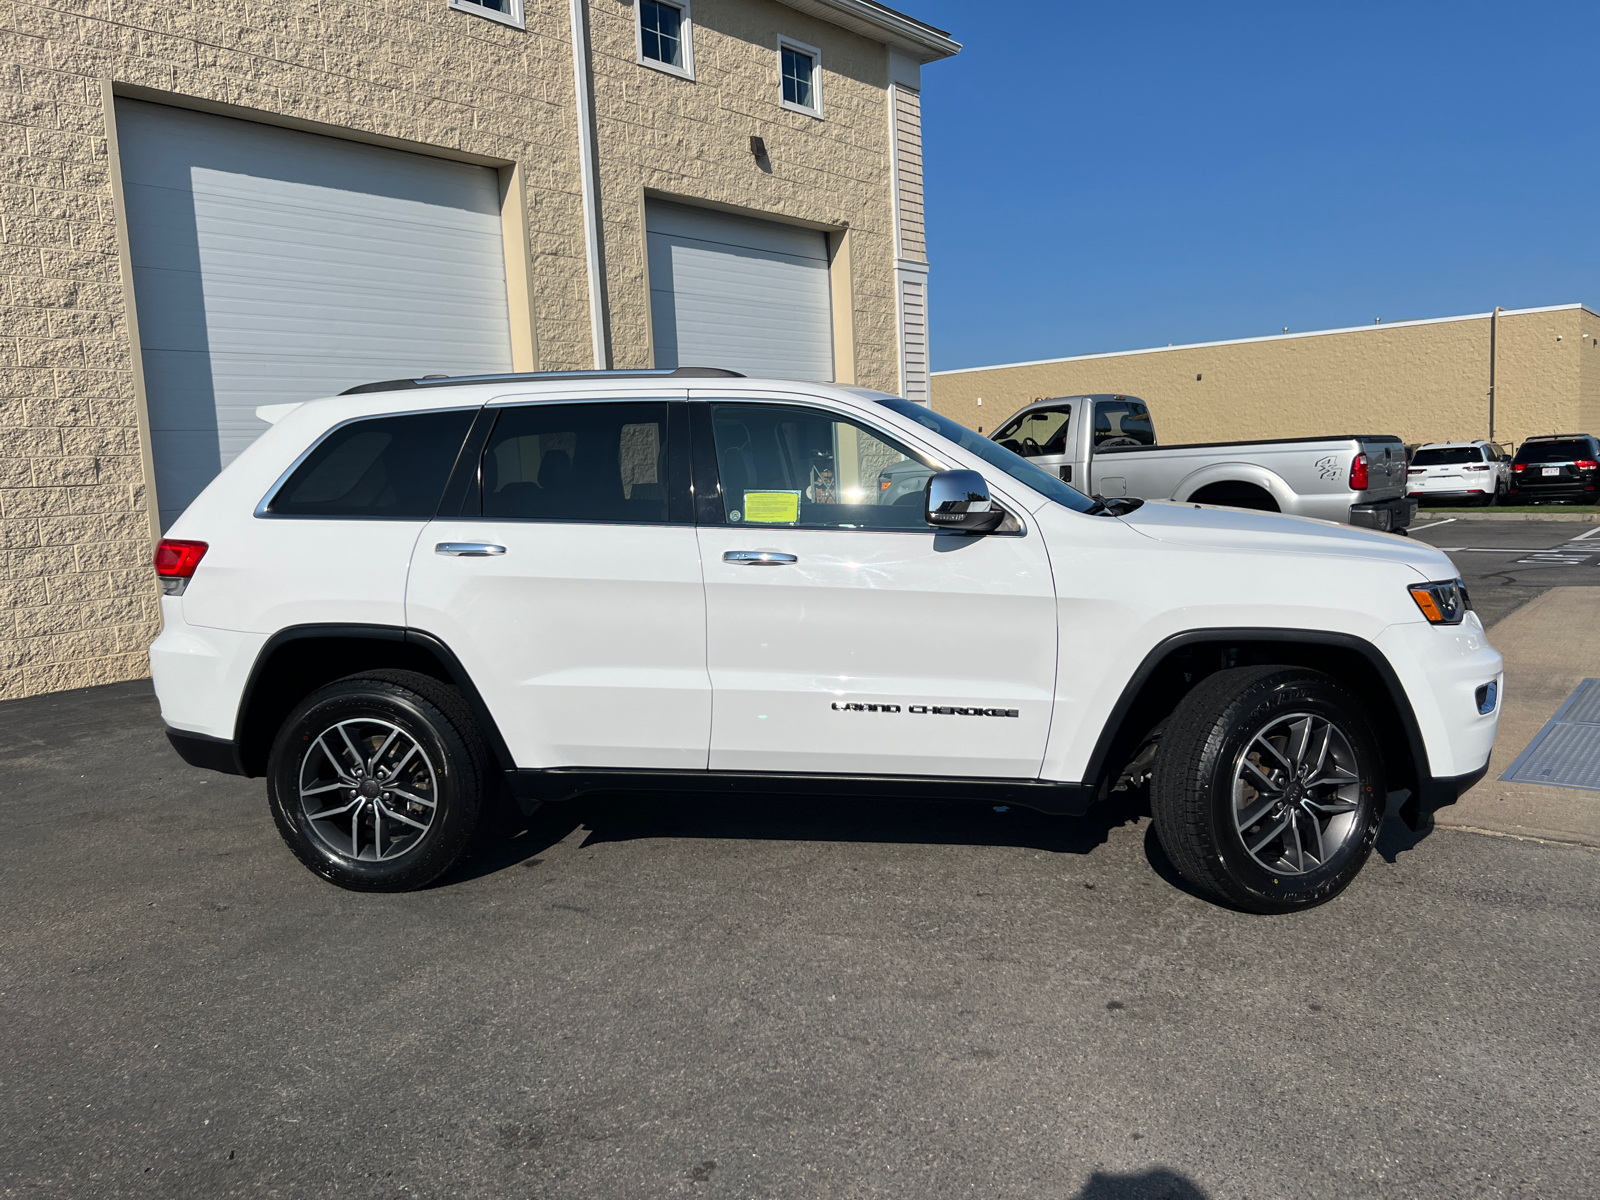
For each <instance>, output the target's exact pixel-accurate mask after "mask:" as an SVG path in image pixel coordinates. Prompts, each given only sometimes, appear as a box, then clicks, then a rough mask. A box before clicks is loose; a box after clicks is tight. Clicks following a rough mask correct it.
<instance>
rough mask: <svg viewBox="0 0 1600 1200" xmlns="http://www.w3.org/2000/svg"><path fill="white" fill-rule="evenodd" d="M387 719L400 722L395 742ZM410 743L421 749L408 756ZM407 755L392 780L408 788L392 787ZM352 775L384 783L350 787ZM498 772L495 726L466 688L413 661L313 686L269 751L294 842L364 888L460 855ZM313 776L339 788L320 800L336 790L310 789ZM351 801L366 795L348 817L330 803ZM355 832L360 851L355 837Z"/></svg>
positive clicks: (385, 888) (413, 884)
mask: <svg viewBox="0 0 1600 1200" xmlns="http://www.w3.org/2000/svg"><path fill="white" fill-rule="evenodd" d="M386 730H391V731H398V733H396V734H395V737H394V738H393V740H392V743H391V742H389V741H384V739H385V738H387V737H388V734H387V733H386V732H385V731H386ZM341 731H342V732H341ZM335 734H339V736H332V735H335ZM344 734H349V735H350V737H351V739H352V745H355V746H359V747H360V751H359V753H358V752H356V751H354V750H352V749H351V747H350V746H347V745H345V744H344V741H343V736H344ZM319 739H320V740H321V741H322V742H323V747H328V748H326V749H324V748H323V747H319V746H318V741H319ZM363 742H364V744H363ZM378 742H383V744H384V745H387V746H391V748H390V749H389V750H388V751H387V752H386V753H385V754H384V755H383V756H382V757H381V758H373V759H369V760H366V762H367V763H369V764H370V766H371V767H372V770H371V771H370V772H368V771H367V766H366V765H362V766H360V767H357V766H356V765H355V764H356V763H357V760H358V759H360V758H361V755H362V754H365V753H367V752H369V751H375V750H376V749H377V746H376V745H375V743H378ZM408 746H414V747H415V749H414V750H408V751H407V755H408V756H407V758H406V759H404V760H402V759H401V758H400V754H401V752H402V751H403V750H407V747H408ZM336 762H338V763H342V766H339V765H335V764H336ZM396 765H398V767H399V771H398V772H397V773H395V774H393V775H392V777H390V778H389V779H388V780H387V784H388V786H389V787H390V788H394V789H397V790H395V791H393V792H391V791H387V790H384V781H383V775H382V773H383V772H385V771H389V770H391V768H393V767H394V766H396ZM341 771H342V772H343V773H344V775H343V776H341V775H340V772H341ZM324 777H326V778H324ZM344 777H348V778H349V779H350V780H352V781H354V780H357V779H359V780H360V781H361V782H362V784H363V785H364V786H365V787H366V789H367V791H368V792H370V793H372V794H371V795H367V794H364V793H363V792H361V790H360V789H359V788H349V787H345V786H344V785H343V784H342V783H340V782H339V780H340V779H341V778H344ZM491 780H492V772H491V771H490V769H489V754H488V749H487V747H486V746H485V744H484V739H483V735H482V733H481V732H480V731H479V730H478V727H477V724H476V723H475V722H474V721H473V719H472V714H471V712H470V711H469V710H468V708H467V706H466V705H465V704H464V703H463V702H462V700H461V698H460V696H459V695H458V694H457V693H456V692H455V690H454V689H452V688H450V687H448V686H446V685H445V684H442V683H440V682H439V681H438V680H436V679H433V678H430V677H429V676H426V675H420V674H417V673H416V672H413V671H367V672H364V673H363V674H360V675H353V676H350V677H349V678H346V679H340V680H336V681H335V682H333V683H330V684H328V685H327V686H326V687H323V688H320V689H318V690H317V691H315V692H313V693H312V694H311V695H310V696H308V697H306V699H305V700H304V701H302V702H301V703H300V705H299V706H298V707H296V708H295V710H294V711H293V712H292V713H290V714H289V717H288V719H287V720H285V721H284V723H283V726H282V728H281V729H279V731H278V736H277V738H276V739H275V740H274V742H273V745H272V752H271V754H270V756H269V757H268V759H267V798H268V800H269V802H270V803H271V805H272V816H273V819H274V820H275V821H276V822H277V825H278V832H279V833H281V834H282V835H283V840H284V841H285V842H286V843H288V846H289V849H291V850H292V851H294V854H295V857H297V858H298V859H299V860H300V861H301V862H303V863H304V864H305V865H306V866H307V867H309V868H310V869H311V870H312V871H314V872H316V873H317V874H318V875H320V876H322V877H323V878H324V879H326V880H328V881H329V882H331V883H336V884H338V885H339V886H340V887H344V888H350V889H352V890H354V891H364V892H404V891H410V890H412V889H414V888H419V887H423V886H424V885H426V884H428V883H431V882H432V881H433V880H435V879H437V878H438V877H439V876H440V875H442V874H443V873H444V872H446V871H448V870H449V869H450V868H451V867H452V866H454V865H455V864H456V863H457V862H459V861H460V860H461V859H462V857H463V856H465V855H466V853H467V852H468V850H469V849H470V848H471V846H472V845H473V838H474V833H475V832H476V830H477V828H478V822H479V817H480V815H481V813H482V812H483V810H484V807H485V796H486V794H487V791H488V787H489V785H490V783H491ZM307 783H310V784H314V785H315V787H316V792H315V794H316V795H317V796H319V797H326V798H327V799H326V803H327V804H328V805H329V807H328V808H327V809H319V810H316V811H308V809H307V805H308V804H313V803H314V804H322V803H324V802H325V801H324V800H323V799H313V798H312V797H311V796H304V797H303V796H302V788H303V787H305V786H306V784H307ZM402 785H404V787H402ZM402 797H405V799H402ZM430 801H431V803H432V807H431V808H429V807H427V805H428V804H429V802H430ZM341 804H355V805H356V807H355V808H354V810H353V812H354V815H353V816H351V817H350V818H349V819H348V820H346V818H345V817H344V816H342V815H335V816H325V815H324V814H327V813H331V812H332V811H333V809H334V808H336V807H337V806H338V805H341ZM390 805H392V806H393V807H392V808H391V807H389V806H390ZM380 806H381V807H380ZM380 811H381V812H382V813H383V816H382V817H381V818H380V816H379V814H380ZM363 823H364V824H363ZM412 825H425V829H424V830H423V831H422V832H418V831H417V830H415V829H412V828H411V826H412ZM386 831H387V832H388V834H389V842H388V846H387V851H388V854H389V857H384V856H383V855H384V851H385V842H384V836H385V832H386ZM344 838H351V839H352V849H353V850H354V853H352V852H351V851H350V850H345V849H343V847H342V842H343V839H344ZM364 840H365V844H363V842H364Z"/></svg>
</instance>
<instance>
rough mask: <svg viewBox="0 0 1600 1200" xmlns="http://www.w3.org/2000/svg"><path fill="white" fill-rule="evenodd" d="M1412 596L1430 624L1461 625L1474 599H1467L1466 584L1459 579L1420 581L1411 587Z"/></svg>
mask: <svg viewBox="0 0 1600 1200" xmlns="http://www.w3.org/2000/svg"><path fill="white" fill-rule="evenodd" d="M1410 590H1411V598H1412V599H1413V600H1415V601H1416V602H1417V607H1418V608H1420V609H1421V610H1422V615H1423V616H1425V617H1427V618H1428V623H1429V624H1430V625H1459V624H1461V621H1462V618H1464V617H1465V616H1466V615H1467V610H1468V609H1470V608H1471V607H1472V601H1471V600H1469V599H1467V589H1466V585H1465V584H1463V583H1462V582H1461V580H1459V579H1447V580H1445V581H1444V582H1443V583H1419V584H1414V585H1413V586H1412V587H1411V589H1410Z"/></svg>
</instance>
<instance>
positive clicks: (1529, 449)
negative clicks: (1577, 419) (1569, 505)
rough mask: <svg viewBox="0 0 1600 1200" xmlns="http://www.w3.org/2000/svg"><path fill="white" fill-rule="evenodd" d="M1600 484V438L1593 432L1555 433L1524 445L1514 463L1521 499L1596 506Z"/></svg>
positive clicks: (1517, 496) (1514, 486)
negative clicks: (1572, 502)
mask: <svg viewBox="0 0 1600 1200" xmlns="http://www.w3.org/2000/svg"><path fill="white" fill-rule="evenodd" d="M1597 481H1600V439H1597V438H1596V437H1595V436H1594V434H1592V433H1563V434H1552V435H1551V436H1550V437H1535V438H1529V439H1528V440H1527V441H1525V442H1523V443H1522V448H1521V449H1519V450H1518V451H1517V457H1516V458H1515V459H1514V460H1513V461H1512V464H1511V495H1512V497H1514V498H1515V499H1517V500H1522V501H1536V500H1577V501H1583V502H1587V503H1589V504H1593V503H1594V502H1595V484H1596V482H1597Z"/></svg>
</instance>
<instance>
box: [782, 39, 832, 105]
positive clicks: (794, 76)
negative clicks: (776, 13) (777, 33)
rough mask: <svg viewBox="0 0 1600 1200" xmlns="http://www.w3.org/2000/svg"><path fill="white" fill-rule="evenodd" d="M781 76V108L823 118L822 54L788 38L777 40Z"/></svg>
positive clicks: (813, 47) (813, 48)
mask: <svg viewBox="0 0 1600 1200" xmlns="http://www.w3.org/2000/svg"><path fill="white" fill-rule="evenodd" d="M778 67H779V71H780V73H781V74H782V76H783V107H784V108H789V109H793V110H794V111H795V112H803V113H805V114H807V115H808V116H812V117H820V116H821V115H822V51H820V50H818V49H817V48H816V47H815V46H807V45H806V44H805V43H803V42H797V41H794V40H793V39H791V38H786V37H780V38H779V39H778Z"/></svg>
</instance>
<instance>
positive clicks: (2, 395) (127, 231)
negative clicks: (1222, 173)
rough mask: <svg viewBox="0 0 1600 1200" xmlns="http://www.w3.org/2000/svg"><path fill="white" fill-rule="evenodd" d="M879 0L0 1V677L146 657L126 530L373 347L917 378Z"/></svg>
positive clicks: (141, 525)
mask: <svg viewBox="0 0 1600 1200" xmlns="http://www.w3.org/2000/svg"><path fill="white" fill-rule="evenodd" d="M958 50H959V46H958V45H957V44H956V43H955V42H954V41H952V40H951V39H950V38H949V37H948V36H947V35H946V34H945V33H943V32H942V31H940V30H937V29H934V28H932V27H931V26H928V25H926V24H923V23H921V22H919V21H916V20H914V19H913V18H910V17H907V16H905V15H903V14H901V13H898V12H896V11H894V10H892V9H889V8H886V7H884V6H883V5H881V4H878V3H875V2H874V0H783V2H779V0H392V2H390V3H386V4H383V5H332V6H330V5H317V4H310V3H297V2H290V0H285V2H283V3H272V2H268V3H262V4H254V5H239V4H234V3H229V2H227V0H114V2H112V3H110V4H106V3H101V4H98V5H83V4H78V3H67V2H65V0H60V2H52V0H39V2H37V3H29V2H27V0H20V2H18V3H15V4H9V5H7V6H6V7H5V9H4V11H3V14H0V122H3V123H0V132H3V136H4V138H5V168H4V171H5V178H4V180H3V185H4V209H3V218H0V219H3V227H0V284H3V286H4V289H5V304H6V308H5V313H6V315H5V320H4V326H3V328H0V372H3V374H0V698H9V697H17V696H24V695H30V694H33V693H37V692H42V691H49V690H53V689H57V688H63V687H74V686H81V685H84V684H91V683H101V682H107V681H112V680H119V679H130V678H137V677H140V676H142V675H144V674H145V673H146V663H145V650H146V647H147V646H148V644H149V642H150V640H151V639H152V638H153V637H154V635H155V633H156V632H157V622H158V610H157V606H156V601H155V597H156V589H155V585H154V580H153V578H152V573H151V570H150V566H149V561H150V550H151V542H152V538H153V537H154V536H156V535H157V534H158V532H159V530H160V529H161V528H162V527H164V526H165V525H167V524H169V523H170V522H171V521H172V520H173V519H174V518H175V517H176V516H177V514H178V513H179V512H181V511H182V509H183V508H184V507H185V506H186V505H187V503H188V502H189V501H190V500H191V499H192V498H193V497H194V496H195V495H196V494H198V492H199V491H200V489H201V488H203V487H204V486H205V484H206V483H207V482H208V481H209V480H210V479H211V478H212V477H213V476H214V475H215V474H216V472H217V471H218V470H220V469H221V468H222V467H223V466H225V465H226V464H227V463H228V462H229V461H231V459H232V458H233V457H234V456H235V455H237V454H238V453H239V452H240V450H242V449H243V448H244V447H245V446H247V445H248V444H249V443H250V441H252V440H253V439H254V438H255V437H256V436H257V434H258V433H259V432H260V431H261V430H262V429H263V428H265V425H264V424H263V423H262V422H261V421H259V420H258V419H257V418H256V416H255V408H256V406H258V405H260V404H266V403H275V402H283V401H292V400H300V399H306V398H310V397H314V396H319V395H327V394H330V393H332V392H337V391H339V390H342V389H343V388H346V387H349V386H351V385H353V384H358V383H362V382H366V381H370V380H373V379H385V378H396V377H404V376H417V375H425V374H436V373H444V374H465V373H482V372H496V371H511V370H534V369H545V370H567V369H582V368H591V367H595V366H617V367H648V366H677V365H717V366H725V367H731V368H734V369H737V370H742V371H745V372H746V373H760V374H778V375H784V376H789V377H800V378H810V379H833V380H839V381H844V382H855V383H860V384H864V385H869V386H872V387H875V388H882V389H885V390H889V391H895V392H901V393H903V394H905V395H907V396H911V397H920V398H924V399H925V398H926V396H927V394H928V375H927V361H928V360H927V338H926V287H927V275H928V267H927V256H926V253H925V246H924V241H923V236H922V158H921V84H922V81H921V72H922V67H923V65H924V64H926V63H929V62H932V61H935V60H937V59H940V58H945V57H948V56H950V55H952V54H954V53H956V52H957V51H958Z"/></svg>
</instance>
